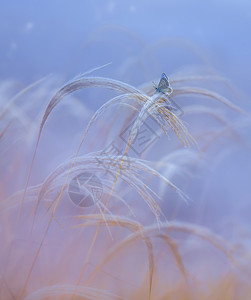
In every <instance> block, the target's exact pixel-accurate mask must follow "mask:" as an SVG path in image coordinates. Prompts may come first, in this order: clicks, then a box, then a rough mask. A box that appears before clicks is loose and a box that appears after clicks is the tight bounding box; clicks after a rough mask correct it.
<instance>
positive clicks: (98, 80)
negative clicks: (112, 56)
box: [0, 45, 250, 300]
mask: <svg viewBox="0 0 251 300" xmlns="http://www.w3.org/2000/svg"><path fill="white" fill-rule="evenodd" d="M156 47H157V48H158V45H156ZM152 50H153V48H151V49H148V50H147V51H150V52H151V51H152ZM99 69H100V68H95V69H92V70H91V71H90V72H93V71H97V70H99ZM90 72H86V73H84V74H81V75H79V76H77V77H75V78H74V79H72V80H71V81H69V82H68V83H66V84H65V85H64V86H63V87H62V88H60V89H59V90H58V91H57V92H56V93H55V94H54V96H53V97H52V98H51V100H50V101H49V104H48V105H47V106H46V108H45V112H44V113H43V115H42V118H41V122H40V124H39V123H37V122H36V121H34V120H33V123H32V131H33V134H32V137H30V138H29V143H27V144H25V147H24V149H25V151H26V152H27V153H26V152H25V151H24V152H25V153H24V154H25V155H21V153H20V154H19V153H18V149H17V150H16V149H15V143H11V142H10V143H9V142H8V144H7V143H6V141H8V140H9V141H11V140H13V139H14V132H13V131H12V130H11V128H12V124H13V123H14V124H16V123H15V122H19V121H17V120H19V118H20V120H21V121H20V122H23V121H24V123H25V124H26V125H27V126H26V125H25V124H24V123H23V124H24V127H22V130H21V129H20V132H21V135H20V138H21V140H22V141H23V140H25V136H26V131H25V129H24V128H25V127H29V124H30V120H29V114H28V113H27V115H26V114H22V113H21V112H22V105H21V104H20V106H19V107H17V99H20V97H22V98H23V97H25V95H27V94H26V92H29V91H30V90H31V89H33V88H38V87H39V86H40V85H42V84H44V81H43V80H41V81H38V82H36V83H34V84H32V85H30V86H29V87H28V88H26V89H24V90H23V91H22V92H20V93H19V94H17V96H16V97H14V98H12V100H11V101H10V102H9V104H7V105H5V106H4V107H5V109H4V110H2V111H1V113H0V116H1V119H0V145H3V146H4V147H3V148H2V149H11V150H12V151H9V152H8V151H5V155H2V153H1V168H2V170H3V171H2V172H3V175H2V174H1V178H2V177H4V175H6V176H5V180H4V181H3V182H4V183H3V192H1V201H0V214H1V217H0V228H1V230H0V236H1V241H2V244H3V245H4V247H3V248H2V251H1V254H0V270H1V271H0V280H1V286H0V298H1V299H15V298H16V299H22V300H23V299H25V300H31V299H60V300H61V299H71V300H76V299H149V300H150V299H156V300H162V299H165V300H166V299H178V300H183V299H202V300H203V299H211V298H214V299H216V298H219V299H235V298H236V297H237V298H239V299H249V298H248V296H247V295H250V287H249V284H248V282H249V281H250V263H249V260H248V258H247V257H245V253H244V252H240V250H239V249H238V247H236V245H233V244H232V243H231V242H227V241H226V240H225V239H224V237H222V236H221V235H220V233H218V234H215V233H214V230H213V226H210V225H208V224H207V223H206V222H205V223H203V222H201V224H198V223H197V222H196V220H193V219H191V218H190V219H189V220H187V219H186V217H187V216H186V215H185V214H180V215H179V217H178V218H179V219H178V220H175V221H173V220H169V219H168V217H167V214H166V212H167V211H168V212H169V211H171V205H172V202H176V201H177V200H178V199H181V200H182V201H183V200H185V201H183V202H182V203H184V208H185V210H187V211H191V210H192V209H193V208H194V207H196V201H197V200H198V199H194V197H193V198H192V199H191V200H192V201H188V199H189V197H188V196H189V192H190V191H191V190H190V189H189V188H190V186H193V185H194V186H196V181H197V178H198V176H199V175H200V171H199V169H200V168H201V169H203V170H205V166H206V165H207V163H208V164H209V163H210V164H213V160H212V157H210V155H209V156H207V155H208V153H209V150H210V149H211V148H215V149H216V150H215V152H221V153H222V149H220V146H219V145H218V141H219V140H221V139H224V138H225V137H227V138H228V141H227V142H228V146H229V145H230V146H231V141H236V140H237V141H238V143H239V142H240V144H241V142H243V145H244V144H245V140H244V139H243V137H242V136H241V135H240V131H239V127H238V126H245V124H246V125H247V124H248V121H247V122H246V123H245V122H244V121H241V122H239V123H238V122H236V121H235V122H232V120H231V119H228V117H227V115H223V114H222V111H223V110H224V109H232V110H233V111H235V112H237V113H238V114H239V115H240V116H241V118H242V120H243V115H244V114H243V111H242V110H241V109H240V108H239V107H237V106H236V105H235V104H233V103H232V102H231V101H230V100H228V98H227V97H225V96H224V95H221V94H220V93H218V92H216V91H213V90H211V89H208V88H205V87H201V82H203V83H205V84H206V83H207V82H208V81H218V82H220V83H224V84H225V83H226V82H225V79H223V78H222V77H220V76H218V75H215V74H213V75H212V74H209V75H200V74H199V75H196V74H195V75H186V74H176V75H175V74H174V75H173V76H172V75H171V76H170V83H171V85H172V88H173V93H172V94H171V95H169V96H168V97H169V98H168V97H167V96H165V95H161V94H158V93H155V89H154V87H153V86H152V83H145V84H144V85H141V86H140V87H134V86H132V85H129V84H126V83H124V82H122V81H117V80H114V79H110V78H104V77H96V76H93V77H91V76H90V75H89V73H90ZM188 82H189V84H188V85H187V83H188ZM190 82H193V84H194V86H193V85H191V86H190ZM184 84H185V86H184ZM89 87H94V88H96V87H98V88H103V89H111V90H113V91H115V92H119V95H115V96H114V97H113V98H111V99H109V100H108V101H107V102H105V103H104V104H103V105H101V106H100V108H99V109H98V110H97V111H96V112H95V113H94V114H93V115H92V116H91V115H90V116H89V122H86V124H87V126H86V129H85V130H83V129H82V128H81V129H80V130H79V132H80V134H81V135H80V134H78V135H77V137H78V142H77V146H76V148H77V149H75V147H74V146H73V142H72V140H73V137H72V136H71V135H69V140H67V142H66V137H63V138H62V132H61V131H60V130H59V131H57V130H56V128H53V126H55V123H53V126H52V125H51V123H50V122H49V117H50V120H54V118H55V117H56V116H57V113H58V111H57V110H56V107H59V106H60V105H61V106H62V100H63V99H64V98H65V97H66V96H69V99H67V100H68V101H69V103H70V104H71V107H72V110H71V113H72V114H73V116H74V119H78V118H81V117H82V116H81V115H80V114H78V110H79V107H80V106H81V105H83V104H82V103H81V102H76V101H73V100H74V99H73V98H72V96H71V94H72V93H74V92H76V91H79V90H83V89H86V88H89ZM184 96H189V97H191V96H196V97H197V96H199V97H202V98H203V99H210V100H214V106H207V105H206V104H205V105H202V104H200V105H198V104H196V103H194V101H193V103H192V104H190V103H188V102H189V101H187V100H185V99H184V98H185V97H184ZM40 97H41V95H40ZM168 99H169V100H170V99H171V100H172V101H177V103H179V105H181V104H180V102H179V101H180V99H181V100H182V101H183V102H181V103H186V102H185V101H187V103H186V105H182V110H183V111H184V116H182V118H181V117H180V116H178V115H176V114H175V111H173V110H172V108H170V107H168V105H167V101H168ZM189 99H190V98H189ZM215 100H216V101H215ZM43 101H44V99H43ZM212 102H213V101H212ZM217 102H219V106H217ZM205 103H208V102H206V101H205ZM38 104H39V105H41V107H42V103H39V102H38ZM38 104H36V105H34V106H33V107H32V109H31V111H32V113H37V115H40V112H39V113H38V112H37V111H36V110H40V111H41V109H40V107H39V106H38ZM221 104H224V105H225V106H223V105H221ZM77 105H78V106H77ZM28 106H29V105H28ZM31 106H32V105H31ZM52 112H53V114H52ZM244 113H245V112H244ZM246 115H247V114H246ZM111 116H113V118H111ZM191 116H192V117H193V118H191V119H189V117H191ZM200 116H203V117H205V118H208V119H209V120H211V121H212V122H214V123H212V124H214V125H215V126H214V127H210V126H207V124H206V122H205V123H203V122H201V123H199V124H200V125H199V126H198V123H195V125H194V128H193V127H192V125H193V121H194V119H196V118H199V117H200ZM67 117H69V119H67V118H66V119H64V123H66V124H69V125H70V126H71V122H72V121H71V120H70V118H71V117H70V116H69V113H68V115H67ZM186 118H187V119H186ZM25 120H26V121H27V122H25ZM200 120H201V119H200ZM151 121H152V122H154V124H155V127H154V128H153V127H150V126H151V124H152V123H151ZM241 124H242V125H241ZM47 126H48V128H49V130H48V131H46V129H47V128H46V127H47ZM61 126H62V124H61ZM70 126H69V127H70ZM198 127H199V128H198ZM146 128H150V129H151V132H152V133H153V132H155V131H156V132H158V139H156V140H154V142H151V143H149V145H148V146H147V149H144V151H142V152H140V151H139V152H136V151H135V147H136V145H137V141H139V138H140V135H139V133H140V131H141V130H142V129H144V130H145V129H146ZM187 128H189V130H188V129H187ZM36 130H37V131H38V135H37V139H36V143H35V149H33V150H32V147H33V146H34V145H33V144H32V141H33V140H34V132H36ZM54 130H55V132H54ZM190 131H191V132H190ZM125 132H126V134H127V135H126V137H125V136H124V135H123V134H124V133H125ZM42 133H43V135H42ZM161 133H164V134H162V135H161ZM209 133H210V134H209ZM49 134H51V135H52V136H53V139H56V140H57V141H59V140H60V139H61V142H62V143H61V145H62V150H63V148H70V149H71V151H70V153H71V155H67V157H62V156H60V155H61V153H59V152H60V151H58V152H56V153H57V156H59V157H62V159H61V163H60V164H59V165H58V166H57V167H55V166H54V165H53V167H51V168H48V169H47V168H45V166H46V165H48V164H49V165H50V164H51V163H52V162H51V161H50V160H51V158H50V156H49V154H47V156H46V158H45V159H44V160H43V159H41V153H42V154H44V152H45V150H48V149H47V147H48V145H49V141H50V140H48V143H46V144H45V145H44V144H43V141H47V139H48V136H49ZM65 134H67V133H65ZM166 136H167V137H168V139H167V138H166ZM122 137H123V139H122ZM147 137H148V138H149V136H147ZM193 137H194V138H193ZM90 141H91V142H90ZM195 141H196V142H195ZM216 141H217V142H216ZM75 144H76V143H75ZM107 145H108V146H109V145H113V146H114V145H115V146H116V150H117V152H112V153H110V152H109V148H107ZM52 146H53V145H51V147H52ZM184 146H185V147H184ZM189 146H193V148H188V147H189ZM194 146H195V147H194ZM5 147H6V148H5ZM82 148H84V149H85V151H88V152H87V153H84V154H82V153H81V149H82ZM15 150H16V151H15ZM118 150H119V151H118ZM136 150H137V149H136ZM32 151H33V152H32ZM139 153H140V154H139ZM8 155H9V156H8ZM32 155H33V156H32ZM5 156H6V157H7V158H8V160H10V159H12V158H13V159H17V161H21V162H23V163H24V164H25V166H26V168H25V170H26V172H24V171H23V169H22V165H17V166H16V165H15V164H13V170H12V171H11V172H10V171H6V170H5V169H4V168H3V167H4V162H5ZM26 156H28V158H29V159H26V158H25V157H26ZM31 156H32V157H31ZM69 156H70V157H69ZM215 156H216V155H215ZM35 158H36V159H35ZM37 164H39V165H38V166H37ZM2 166H3V167H2ZM20 166H21V167H20ZM44 170H46V172H45V171H44ZM14 171H16V172H18V173H19V174H20V176H22V185H21V188H20V187H19V188H17V187H16V185H15V182H14V183H13V185H11V181H12V180H13V181H15V178H16V177H15V174H14V173H15V172H14ZM40 171H41V172H42V171H43V176H42V177H43V179H41V178H40V177H39V176H38V175H39V173H40ZM4 172H5V173H4ZM27 172H28V175H27V176H26V177H25V176H24V174H25V173H27ZM197 172H198V174H197ZM44 173H45V175H44ZM192 175H193V176H192ZM194 175H197V177H196V176H194ZM23 177H25V178H27V181H26V184H25V182H24V178H23ZM34 178H36V179H37V178H38V179H39V180H34ZM33 182H35V183H33ZM7 184H10V187H11V188H9V189H11V193H7V188H6V191H5V185H6V186H7ZM187 191H188V192H187ZM187 195H188V196H187ZM85 200H89V202H88V203H87V204H88V205H87V204H86V202H85ZM20 204H21V205H20ZM162 208H164V209H162ZM17 219H18V226H16V224H17ZM209 257H210V260H209V259H208V258H209ZM17 268H18V269H19V272H17Z"/></svg>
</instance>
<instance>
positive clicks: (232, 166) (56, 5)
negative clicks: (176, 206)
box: [0, 0, 251, 223]
mask: <svg viewBox="0 0 251 300" xmlns="http://www.w3.org/2000/svg"><path fill="white" fill-rule="evenodd" d="M250 31H251V1H248V0H245V1H244V0H240V1H234V0H217V1H216V0H211V1H199V0H191V1H185V0H183V1H181V0H180V1H179V0H170V1H167V0H162V1H160V0H157V1H156V0H154V1H147V0H135V1H132V0H128V1H118V0H117V1H115V0H109V1H108V0H102V1H101V0H99V1H95V0H90V1H86V0H72V1H65V0H60V1H59V0H54V1H48V0H43V1H41V0H33V1H28V0H23V1H3V0H2V1H1V10H0V43H1V47H0V80H6V79H7V80H8V79H11V80H13V79H14V80H16V81H17V82H21V83H22V86H26V85H28V84H30V83H32V82H34V81H35V80H37V79H40V78H41V77H43V76H46V75H48V74H53V75H57V76H59V77H60V78H63V80H64V81H65V80H68V79H71V78H72V77H74V76H76V75H78V74H79V73H82V72H85V71H87V70H89V69H92V68H94V67H97V66H100V65H103V64H106V63H110V62H111V63H112V64H111V65H109V66H107V67H106V68H104V69H102V75H105V76H109V77H111V78H115V79H119V80H123V81H125V82H128V83H130V84H133V85H138V84H142V83H144V82H146V81H152V80H153V79H156V78H159V77H160V75H161V73H162V72H166V73H167V74H168V75H169V74H172V73H174V72H177V71H181V70H182V69H186V68H187V69H188V70H189V68H190V67H191V66H200V67H201V66H203V67H206V68H207V69H212V70H216V71H217V72H218V73H219V74H220V75H223V76H225V77H226V78H228V79H230V82H231V83H232V84H233V85H234V86H235V87H237V88H238V90H239V91H241V93H242V96H243V97H240V98H238V97H236V98H235V99H234V100H235V104H237V105H238V104H239V105H240V106H241V107H243V108H244V109H246V110H248V111H250V108H251V105H250V96H249V95H250V94H251V84H250V79H251V34H250ZM61 83H62V81H61V82H60V83H59V84H58V86H56V87H59V86H60V84H61ZM54 87H55V86H54ZM102 93H103V92H102ZM98 95H100V94H98ZM101 95H103V94H101ZM101 99H103V98H101ZM48 100H49V98H46V99H44V101H45V102H44V103H48ZM91 100H93V99H91ZM98 100H99V99H98ZM94 102H95V103H94ZM86 105H87V106H88V105H89V106H90V107H91V108H92V109H97V108H98V107H99V106H100V105H101V102H100V101H97V103H96V101H89V102H86ZM67 114H68V112H67ZM65 131H66V129H64V130H63V132H64V133H65ZM242 133H243V132H242ZM244 134H245V133H244ZM246 137H247V138H248V139H250V130H249V131H248V132H247V133H246ZM78 141H79V140H78ZM46 143H47V142H46ZM42 148H43V147H42ZM238 151H239V152H238ZM238 151H237V152H235V153H234V155H232V156H228V157H227V158H226V159H225V160H223V161H222V162H221V164H219V166H218V169H216V171H215V172H214V173H213V174H211V176H212V178H213V179H212V182H211V183H210V184H208V186H207V188H206V189H205V192H204V194H205V195H206V196H205V195H204V197H205V198H206V200H205V202H206V203H207V205H208V207H209V206H211V208H210V209H209V210H207V207H206V208H205V210H204V211H205V214H200V220H202V221H203V222H205V220H206V219H207V211H211V213H209V214H208V215H209V216H208V220H209V222H210V223H211V222H212V223H213V220H214V217H217V218H218V219H221V213H222V209H223V208H224V209H225V212H226V210H227V209H229V213H234V214H236V213H237V210H239V214H240V218H242V217H243V218H244V219H245V220H246V221H247V222H248V220H249V218H250V214H249V213H247V211H249V209H248V210H247V207H249V206H250V204H249V202H250V187H249V186H250V184H249V182H250V179H249V178H250V165H251V157H250V149H249V148H248V149H245V150H243V151H242V150H238ZM41 152H42V151H41ZM57 163H58V162H57ZM216 175H217V176H216ZM219 182H220V184H219ZM196 195H197V190H196V187H195V195H192V198H193V199H196V198H197V197H196ZM239 199H242V203H244V206H243V207H242V206H239V202H238V201H239ZM197 200H198V199H196V201H197ZM196 203H197V202H196ZM230 203H231V205H230ZM236 207H238V209H236ZM185 209H186V210H188V212H190V211H191V210H193V205H191V206H188V207H187V206H186V207H185ZM198 209H199V210H201V207H199V208H198ZM191 218H193V217H191ZM238 218H239V217H237V219H238Z"/></svg>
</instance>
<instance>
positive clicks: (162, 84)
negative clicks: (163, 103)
mask: <svg viewBox="0 0 251 300" xmlns="http://www.w3.org/2000/svg"><path fill="white" fill-rule="evenodd" d="M169 86H170V83H169V80H168V77H167V76H166V74H165V73H163V74H162V76H161V78H160V81H159V84H158V90H159V91H162V92H164V91H165V90H167V89H169Z"/></svg>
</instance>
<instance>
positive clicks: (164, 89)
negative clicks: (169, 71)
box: [153, 73, 184, 116]
mask: <svg viewBox="0 0 251 300" xmlns="http://www.w3.org/2000/svg"><path fill="white" fill-rule="evenodd" d="M153 84H154V87H155V90H156V92H157V93H160V94H164V95H167V96H170V95H171V94H172V92H173V89H172V88H171V85H170V82H169V79H168V77H167V76H166V74H165V73H163V74H162V75H161V78H160V81H159V84H158V86H156V84H155V83H154V82H153ZM166 104H167V105H165V106H164V107H165V108H167V109H168V110H170V111H173V112H174V113H176V114H177V115H179V116H182V115H183V113H184V112H183V110H182V109H181V108H180V107H179V106H178V105H177V104H176V103H175V102H174V101H173V100H172V99H171V98H170V97H168V99H166Z"/></svg>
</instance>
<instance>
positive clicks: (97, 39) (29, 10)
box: [0, 0, 251, 93]
mask: <svg viewBox="0 0 251 300" xmlns="http://www.w3.org/2000/svg"><path fill="white" fill-rule="evenodd" d="M250 29H251V2H250V1H248V0H240V1H234V0H220V1H215V0H212V1H199V0H190V1H184V0H183V1H181V0H180V1H179V0H170V1H167V0H162V1H160V0H157V1H149V0H148V1H146V0H136V1H132V0H128V1H115V0H109V1H108V0H103V1H91V0H90V1H86V0H72V1H65V0H60V1H59V0H54V1H48V0H44V1H41V0H33V1H28V0H23V1H15V0H14V1H3V0H2V1H1V9H0V41H1V42H0V43H1V47H0V66H1V67H0V77H1V79H6V78H16V79H19V80H21V81H22V82H24V83H30V82H31V81H32V80H34V79H38V78H40V77H42V76H44V75H48V74H51V73H52V74H60V75H63V76H65V77H66V78H71V77H72V76H75V75H76V74H78V73H81V72H84V71H86V70H88V69H90V68H93V67H95V66H98V65H101V64H105V63H108V62H112V63H113V64H112V66H111V67H109V71H107V72H108V73H109V72H110V73H109V74H108V75H112V74H113V77H115V78H118V77H121V79H126V77H125V78H123V76H122V75H123V74H122V73H123V72H122V71H121V70H119V68H123V64H125V63H126V61H127V60H128V58H129V57H134V56H137V57H141V58H142V60H143V61H144V64H145V65H146V66H147V67H149V65H150V63H151V62H150V61H149V56H148V55H145V56H144V54H147V53H144V51H148V50H146V49H148V47H150V46H151V45H155V44H156V43H161V41H164V40H166V39H168V40H169V44H168V45H169V46H170V45H172V46H171V47H170V48H171V49H169V52H168V51H167V52H166V54H162V55H163V56H162V58H161V61H163V65H164V67H165V68H169V70H170V71H169V70H155V71H154V70H153V69H151V68H149V69H148V73H147V72H146V71H145V72H143V73H144V74H143V75H142V74H141V73H136V75H135V78H133V76H132V75H130V76H128V78H129V79H127V80H128V81H131V83H142V82H144V81H145V80H146V79H149V80H151V79H152V78H154V77H158V76H160V74H159V73H158V72H162V71H165V72H167V73H171V72H174V71H176V70H177V69H178V68H179V67H181V66H184V65H186V64H193V63H197V64H198V63H199V64H201V63H205V60H206V61H207V63H209V64H210V65H211V66H213V67H214V68H217V71H218V72H220V73H222V74H224V75H226V76H227V77H228V78H230V79H232V80H233V81H234V82H235V83H236V85H237V86H238V87H239V88H240V89H241V90H243V91H244V92H246V93H250V92H251V87H250V84H249V81H250V78H251V58H250V53H251V35H250ZM166 46H167V44H165V48H166ZM185 47H186V50H187V52H186V57H185V55H184V53H183V52H182V50H181V49H183V50H184V48H185ZM195 48H196V50H195ZM162 49H164V47H162ZM172 51H173V52H172ZM189 51H190V57H189V56H188V52H189ZM195 52H196V53H197V56H196V55H195ZM155 54H156V53H155ZM173 54H175V56H174V55H173ZM115 71H116V72H117V74H116V73H115ZM121 74H122V75H121Z"/></svg>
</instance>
